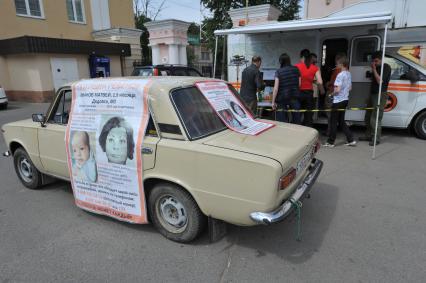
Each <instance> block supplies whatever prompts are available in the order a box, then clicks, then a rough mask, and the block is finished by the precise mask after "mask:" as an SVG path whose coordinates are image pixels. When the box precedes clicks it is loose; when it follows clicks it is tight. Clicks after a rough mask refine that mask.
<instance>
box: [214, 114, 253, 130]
mask: <svg viewBox="0 0 426 283" xmlns="http://www.w3.org/2000/svg"><path fill="white" fill-rule="evenodd" d="M219 114H220V116H221V117H222V118H223V120H224V121H225V123H226V124H227V125H228V126H229V127H231V128H234V129H237V130H244V129H246V128H247V127H245V126H243V125H242V124H241V122H240V121H238V120H237V118H235V116H234V114H232V111H231V110H230V109H224V110H221V111H219Z"/></svg>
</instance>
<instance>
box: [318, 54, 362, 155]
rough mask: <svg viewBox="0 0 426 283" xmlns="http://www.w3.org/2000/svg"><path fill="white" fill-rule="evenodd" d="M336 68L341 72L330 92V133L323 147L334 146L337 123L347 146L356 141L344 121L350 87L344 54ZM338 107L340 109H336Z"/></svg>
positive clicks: (350, 78)
mask: <svg viewBox="0 0 426 283" xmlns="http://www.w3.org/2000/svg"><path fill="white" fill-rule="evenodd" d="M337 67H338V68H341V70H342V71H341V72H340V73H339V74H338V75H337V78H336V80H335V81H334V92H333V93H332V94H331V96H332V97H333V105H332V107H331V109H332V111H331V118H330V135H329V137H328V140H327V142H326V143H325V144H324V146H325V147H334V142H335V141H336V135H337V125H338V124H339V126H340V128H341V129H342V131H343V133H344V134H345V136H346V140H347V143H346V145H348V146H355V145H356V141H355V140H354V138H353V135H352V133H351V131H350V130H349V127H348V125H347V124H346V121H345V113H346V111H344V110H341V109H346V107H347V106H348V100H349V91H351V89H352V77H351V73H350V72H349V70H348V67H349V61H348V58H347V57H346V56H343V57H341V58H340V59H339V62H338V66H337ZM338 109H340V110H338Z"/></svg>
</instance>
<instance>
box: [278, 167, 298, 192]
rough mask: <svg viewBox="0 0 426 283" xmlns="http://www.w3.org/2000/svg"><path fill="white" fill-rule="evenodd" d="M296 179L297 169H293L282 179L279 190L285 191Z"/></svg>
mask: <svg viewBox="0 0 426 283" xmlns="http://www.w3.org/2000/svg"><path fill="white" fill-rule="evenodd" d="M295 178H296V169H294V168H291V169H290V170H289V171H288V172H287V174H286V175H285V176H282V177H281V179H280V184H279V189H280V190H285V189H286V188H287V187H288V186H289V185H290V184H291V183H292V182H293V180H294V179H295Z"/></svg>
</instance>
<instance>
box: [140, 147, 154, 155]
mask: <svg viewBox="0 0 426 283" xmlns="http://www.w3.org/2000/svg"><path fill="white" fill-rule="evenodd" d="M142 154H152V148H149V147H142Z"/></svg>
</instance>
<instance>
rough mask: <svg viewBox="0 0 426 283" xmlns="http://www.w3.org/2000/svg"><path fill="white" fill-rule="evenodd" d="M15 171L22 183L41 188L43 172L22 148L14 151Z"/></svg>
mask: <svg viewBox="0 0 426 283" xmlns="http://www.w3.org/2000/svg"><path fill="white" fill-rule="evenodd" d="M13 161H14V165H15V171H16V174H17V175H18V177H19V179H20V180H21V182H22V184H23V185H24V186H25V187H27V188H29V189H32V190H36V189H39V188H40V187H41V185H42V179H41V173H40V172H39V171H38V170H37V168H36V167H35V166H34V164H33V162H32V161H31V159H30V157H29V156H28V153H27V152H26V151H25V150H24V149H23V148H22V147H20V148H18V149H17V150H16V151H15V152H14V153H13Z"/></svg>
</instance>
